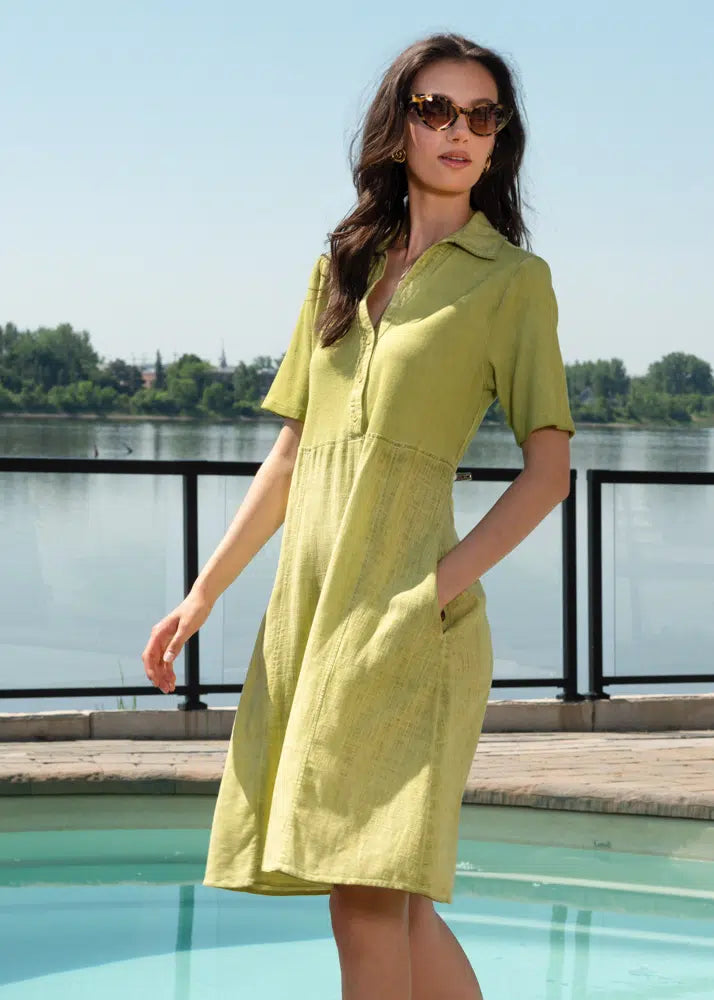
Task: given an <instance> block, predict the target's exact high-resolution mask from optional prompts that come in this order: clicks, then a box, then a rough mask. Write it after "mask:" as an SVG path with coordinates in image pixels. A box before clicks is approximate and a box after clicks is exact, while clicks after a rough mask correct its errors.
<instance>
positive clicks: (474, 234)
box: [377, 209, 506, 260]
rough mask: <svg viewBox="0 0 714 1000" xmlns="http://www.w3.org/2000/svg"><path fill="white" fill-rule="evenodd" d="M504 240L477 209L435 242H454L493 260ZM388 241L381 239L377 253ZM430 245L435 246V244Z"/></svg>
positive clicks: (381, 251)
mask: <svg viewBox="0 0 714 1000" xmlns="http://www.w3.org/2000/svg"><path fill="white" fill-rule="evenodd" d="M505 240H506V237H505V236H504V235H503V234H502V233H500V232H499V231H498V229H496V227H495V226H492V225H491V223H490V222H489V220H488V219H487V218H486V215H485V213H484V212H483V211H482V210H481V209H479V210H478V211H477V212H474V214H473V215H472V216H471V218H470V219H469V221H468V222H466V223H465V224H464V225H463V226H462V227H461V228H460V229H457V230H455V231H454V232H453V233H449V235H448V236H442V238H441V239H440V240H437V243H456V245H457V246H460V247H463V249H464V250H468V251H469V253H472V254H474V255H475V256H476V257H486V258H487V259H488V260H494V259H495V258H496V256H497V255H498V251H499V250H500V249H501V246H502V245H503V243H504V242H505ZM388 242H389V240H388V239H385V240H382V242H381V243H380V244H379V245H378V246H377V253H379V254H381V253H383V252H384V250H385V248H386V246H387V244H388ZM432 245H433V246H436V244H432Z"/></svg>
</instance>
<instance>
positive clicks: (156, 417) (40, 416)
mask: <svg viewBox="0 0 714 1000" xmlns="http://www.w3.org/2000/svg"><path fill="white" fill-rule="evenodd" d="M3 420H27V421H32V420H83V421H85V422H87V423H92V422H94V423H102V422H107V423H124V422H126V423H181V424H206V425H211V424H235V423H255V422H256V421H260V420H269V421H270V420H282V417H280V416H278V415H277V414H273V413H269V412H268V411H265V412H262V413H254V414H251V415H247V414H236V416H234V417H218V416H212V417H202V416H193V417H192V416H187V415H185V414H179V415H173V416H171V415H168V414H163V413H0V421H3ZM489 427H494V428H498V429H500V430H508V425H507V424H493V423H488V422H484V423H482V424H481V426H480V428H479V431H483V430H484V429H488V428H489ZM712 427H714V417H710V418H708V419H706V420H697V419H696V418H695V419H693V420H692V421H691V422H690V423H687V424H684V423H664V422H662V421H649V422H645V423H635V422H634V421H633V422H632V423H628V422H626V421H612V422H611V423H598V422H597V421H589V420H576V421H575V429H576V431H577V430H579V429H583V430H592V429H602V430H628V431H639V430H693V429H696V430H699V429H702V428H703V429H709V428H712Z"/></svg>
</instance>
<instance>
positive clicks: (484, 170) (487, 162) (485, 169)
mask: <svg viewBox="0 0 714 1000" xmlns="http://www.w3.org/2000/svg"><path fill="white" fill-rule="evenodd" d="M490 166H491V154H490V153H489V154H488V156H487V157H486V163H485V164H484V168H483V170H482V171H481V173H482V174H485V173H486V171H487V170H488V168H489V167H490Z"/></svg>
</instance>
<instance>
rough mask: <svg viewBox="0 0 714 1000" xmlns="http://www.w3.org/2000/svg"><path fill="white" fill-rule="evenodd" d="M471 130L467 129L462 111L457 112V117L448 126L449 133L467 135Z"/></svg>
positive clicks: (467, 124) (467, 125)
mask: <svg viewBox="0 0 714 1000" xmlns="http://www.w3.org/2000/svg"><path fill="white" fill-rule="evenodd" d="M470 131H471V130H470V129H469V123H468V122H467V120H466V115H465V114H464V112H463V111H459V116H458V118H457V119H456V121H455V122H452V123H451V125H450V126H449V132H452V133H453V132H463V133H464V134H467V133H468V132H470Z"/></svg>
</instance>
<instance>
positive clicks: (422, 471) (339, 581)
mask: <svg viewBox="0 0 714 1000" xmlns="http://www.w3.org/2000/svg"><path fill="white" fill-rule="evenodd" d="M328 264H329V261H328V258H327V257H326V256H325V255H323V254H320V255H319V257H318V258H317V260H316V261H315V263H314V266H313V268H312V273H311V275H310V280H309V287H308V290H307V295H306V297H305V300H304V303H303V305H302V309H301V311H300V314H299V317H298V321H297V325H296V327H295V329H294V331H293V334H292V338H291V339H290V342H289V344H288V347H287V351H286V353H285V356H284V358H283V360H282V362H281V365H280V367H279V369H278V372H277V374H276V376H275V379H274V381H273V384H272V386H271V387H270V390H269V391H268V393H267V395H266V397H265V399H264V401H263V403H262V406H263V407H264V408H265V409H266V410H270V411H272V412H274V413H277V414H279V415H282V416H286V417H294V418H297V419H299V420H302V421H304V426H303V432H302V438H301V440H300V445H299V448H298V451H297V457H296V461H295V466H294V470H293V475H292V481H291V485H290V491H289V495H288V501H287V509H286V516H285V521H284V524H283V535H282V541H281V547H280V554H279V559H278V566H277V571H276V577H275V582H274V586H273V590H272V592H271V595H270V598H269V601H268V604H267V607H266V610H265V612H264V614H263V617H262V620H261V622H260V625H259V627H258V633H257V637H256V640H255V645H254V648H253V652H252V655H251V658H250V662H249V667H248V671H247V675H246V678H245V683H244V687H243V692H242V695H241V698H240V700H239V703H238V709H237V712H236V716H235V719H234V723H233V729H232V733H231V738H230V743H229V747H228V754H227V758H226V762H225V769H224V772H223V777H222V780H221V784H220V788H219V792H218V797H217V800H216V805H215V812H214V817H213V824H212V828H211V836H210V843H209V850H208V858H207V865H206V870H205V877H204V879H203V884H204V885H207V886H215V887H218V888H224V889H233V890H244V891H247V892H258V893H267V894H278V895H288V894H310V893H329V892H330V890H331V888H332V886H333V885H334V884H336V883H352V884H363V885H375V886H386V887H391V888H395V889H406V890H408V891H409V892H416V893H421V894H423V895H425V896H428V897H430V898H431V899H433V900H435V901H438V902H451V901H452V893H453V884H454V876H455V868H456V848H457V840H458V826H459V812H460V807H461V801H462V795H463V791H464V787H465V784H466V780H467V777H468V773H469V769H470V766H471V762H472V759H473V756H474V753H475V751H476V746H477V743H478V739H479V736H480V732H481V726H482V721H483V716H484V712H485V709H486V702H487V699H488V694H489V690H490V686H491V675H492V665H493V654H492V646H491V635H490V628H489V624H488V620H487V617H486V598H485V594H484V590H483V588H482V585H481V581H480V580H477V581H476V582H474V583H473V584H471V585H470V586H468V587H467V588H466V589H465V590H463V591H462V592H461V593H460V594H458V595H457V596H456V597H454V598H453V599H452V600H450V601H449V602H448V604H447V605H446V607H445V618H444V619H443V620H442V617H441V614H440V608H439V601H438V594H437V588H436V570H437V564H438V562H439V560H440V559H441V558H442V557H443V556H444V555H445V554H446V553H447V552H448V551H449V550H450V549H451V548H453V546H455V545H456V544H457V543H458V541H459V536H458V535H457V533H456V530H455V526H454V508H453V496H452V484H453V481H454V474H455V472H456V469H457V466H458V465H459V462H460V460H461V458H462V456H463V454H464V452H465V450H466V447H467V446H468V444H469V442H470V441H471V439H472V437H473V435H474V433H475V431H476V429H477V428H478V426H479V424H480V423H481V420H482V418H483V416H484V413H485V412H486V410H487V409H488V407H489V405H490V404H491V403H492V401H493V400H494V399H495V398H496V397H498V399H499V400H500V402H501V405H502V406H503V409H504V411H505V414H506V417H507V419H508V423H509V425H510V427H511V429H512V431H513V434H514V436H515V439H516V441H517V442H518V444H522V443H523V441H524V440H525V439H526V437H527V436H528V434H529V433H530V431H532V430H534V429H535V428H538V427H544V426H555V427H559V428H561V429H563V430H566V431H568V432H569V434H570V436H572V435H573V434H574V432H575V428H574V425H573V421H572V418H571V413H570V409H569V405H568V395H567V390H566V381H565V372H564V367H563V361H562V357H561V352H560V346H559V342H558V336H557V332H556V327H557V304H556V299H555V294H554V291H553V288H552V283H551V273H550V269H549V266H548V264H547V263H546V261H545V260H544V259H543V258H541V257H539V256H537V255H535V254H533V253H531V252H529V251H526V250H524V249H522V248H519V247H516V246H514V245H513V244H512V243H510V242H509V241H508V240H506V239H505V237H504V236H502V235H501V234H500V233H499V232H498V230H496V229H495V228H494V227H493V226H492V225H491V224H490V222H489V221H488V219H487V218H486V216H485V215H484V213H483V212H480V211H479V212H476V213H475V214H474V215H473V216H472V217H471V219H470V220H469V221H468V222H467V223H466V224H465V225H464V226H463V227H462V228H460V229H459V230H457V231H456V232H454V233H452V234H450V235H449V236H447V237H445V238H443V239H441V240H438V241H437V242H436V243H434V244H432V245H431V246H430V247H428V248H427V249H426V250H425V251H424V253H423V254H422V255H421V256H420V257H419V258H418V259H417V260H416V262H415V263H414V265H413V266H412V268H411V269H410V270H409V271H408V272H407V274H406V276H405V277H404V278H403V279H402V280H401V282H400V283H399V285H398V286H397V288H396V291H395V293H394V295H393V298H392V299H391V301H390V303H389V305H388V306H387V308H386V310H385V312H384V315H383V317H382V319H381V322H380V323H379V324H378V328H377V329H376V330H375V329H373V327H372V324H371V322H370V318H369V314H368V312H367V306H366V299H367V295H368V294H369V291H370V290H371V288H372V287H373V286H374V284H375V282H376V281H377V280H378V279H379V278H380V277H381V275H382V274H383V272H384V267H385V264H386V255H385V253H384V244H382V246H381V247H380V248H379V249H378V250H377V252H376V254H375V257H374V260H373V262H372V265H371V268H370V273H369V281H368V288H367V292H366V293H365V296H364V297H363V298H362V300H361V301H360V303H359V308H358V312H357V315H356V318H355V321H354V323H353V325H352V326H351V328H350V330H349V332H348V334H347V335H346V336H345V337H343V338H342V339H341V340H339V341H337V342H336V343H335V344H332V345H331V346H330V347H328V348H322V347H320V346H319V344H318V339H317V334H316V332H315V319H316V317H317V315H318V311H319V310H320V309H321V308H322V307H323V306H324V303H325V302H326V299H327V288H326V284H327V278H328Z"/></svg>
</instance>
